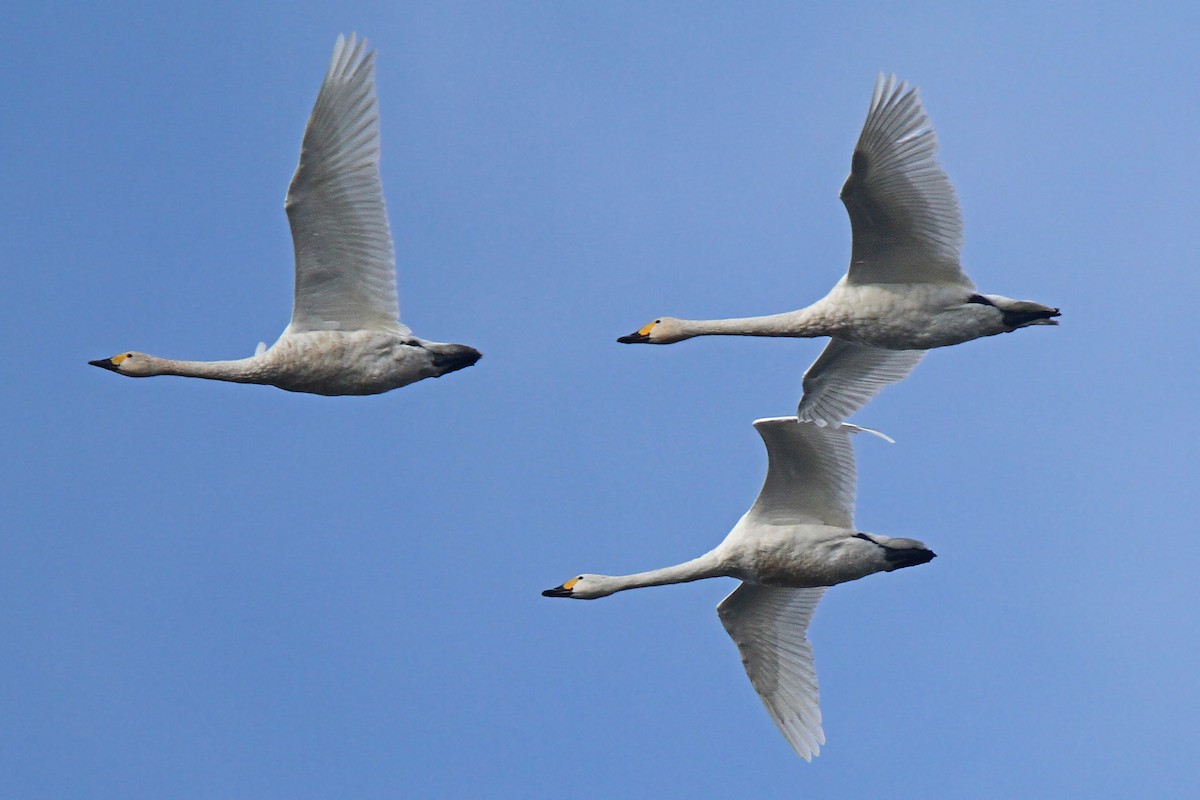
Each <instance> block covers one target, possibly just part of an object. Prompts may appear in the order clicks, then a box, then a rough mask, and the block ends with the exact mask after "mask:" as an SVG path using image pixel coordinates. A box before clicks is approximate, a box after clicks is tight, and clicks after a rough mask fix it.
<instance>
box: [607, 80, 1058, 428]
mask: <svg viewBox="0 0 1200 800" xmlns="http://www.w3.org/2000/svg"><path fill="white" fill-rule="evenodd" d="M936 155H937V136H936V134H935V133H934V131H933V125H932V123H931V122H930V120H929V117H928V116H927V115H926V113H925V109H924V108H923V107H922V105H921V101H920V99H919V97H918V96H917V89H916V87H913V88H911V89H910V88H909V87H908V85H907V84H906V83H903V82H901V83H897V80H896V77H895V76H894V75H892V76H889V77H887V78H884V76H883V75H880V76H879V77H878V78H877V80H876V81H875V91H874V94H873V96H872V98H871V106H870V110H869V111H868V112H867V121H866V124H865V125H864V126H863V130H862V134H861V135H860V136H859V139H858V144H857V145H856V146H855V148H854V156H853V159H852V160H851V168H850V177H849V178H847V179H846V183H845V184H844V185H843V186H842V191H841V198H842V203H843V204H845V206H846V211H847V212H849V214H850V229H851V232H852V235H853V243H852V246H851V253H850V268H849V270H848V271H847V273H846V275H845V276H844V277H843V278H842V279H841V280H840V281H838V282H837V284H836V285H835V286H834V287H833V289H832V290H831V291H830V292H829V294H827V295H826V296H825V297H824V298H822V299H821V300H818V301H817V302H816V303H813V304H812V305H811V306H808V307H807V308H802V309H800V310H799V311H791V312H787V313H783V314H770V315H767V316H760V317H743V318H738V319H720V320H687V319H676V318H674V317H659V318H657V319H655V320H654V321H653V322H651V323H649V324H648V325H645V326H643V327H642V328H640V329H639V330H637V331H635V332H634V333H632V334H630V335H628V336H622V337H620V338H619V339H617V341H618V342H622V343H624V344H672V343H674V342H680V341H683V340H684V339H690V338H692V337H694V336H714V335H726V336H798V337H813V336H829V337H831V340H830V342H829V344H828V345H827V346H826V348H825V350H824V351H823V352H822V353H821V355H820V357H819V358H817V360H816V361H815V362H814V363H813V365H812V366H811V367H809V369H808V371H807V372H806V373H805V374H804V393H803V396H802V398H801V400H800V405H799V408H798V411H797V416H798V417H799V419H801V420H804V421H811V422H815V423H817V424H818V425H836V424H838V423H840V422H841V421H842V420H843V419H845V418H846V417H848V416H850V414H852V413H854V412H855V411H857V410H858V409H860V408H862V407H863V406H865V405H866V404H867V403H868V402H869V401H870V400H871V398H872V397H874V396H875V395H876V394H877V393H878V392H879V390H880V389H882V388H883V387H884V386H886V385H888V384H891V383H896V382H897V381H900V380H903V379H904V378H905V377H906V376H907V375H908V373H909V372H911V371H912V369H913V367H915V366H916V365H917V362H919V361H920V360H921V358H922V356H924V354H925V351H926V350H929V349H931V348H934V347H946V346H949V345H954V344H960V343H962V342H966V341H970V340H971V339H978V338H980V337H982V336H994V335H996V334H998V333H1008V332H1011V331H1015V330H1017V329H1018V328H1024V327H1027V326H1030V325H1057V324H1058V323H1057V322H1055V321H1054V319H1053V317H1057V316H1059V310H1058V309H1057V308H1051V307H1050V306H1044V305H1040V304H1038V303H1033V302H1029V301H1026V300H1013V299H1010V298H1008V297H1002V296H1001V295H995V294H979V293H978V292H977V291H976V289H975V284H974V283H972V282H971V279H970V278H968V277H967V276H966V274H965V273H964V272H963V269H962V266H961V265H960V264H959V250H960V249H961V247H962V213H961V211H960V210H959V207H958V200H957V199H956V198H955V195H954V187H953V186H951V185H950V179H949V178H948V177H947V176H946V173H945V172H943V171H942V168H941V166H940V165H939V164H938V162H937V158H936Z"/></svg>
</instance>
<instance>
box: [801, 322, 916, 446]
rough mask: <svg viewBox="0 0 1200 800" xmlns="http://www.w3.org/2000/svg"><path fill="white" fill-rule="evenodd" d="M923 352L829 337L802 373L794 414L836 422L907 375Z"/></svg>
mask: <svg viewBox="0 0 1200 800" xmlns="http://www.w3.org/2000/svg"><path fill="white" fill-rule="evenodd" d="M925 353H926V351H925V350H885V349H884V348H882V347H869V346H867V345H865V344H854V343H852V342H847V341H845V340H843V339H830V340H829V344H827V345H826V346H825V350H824V351H822V353H821V355H820V356H819V357H818V358H817V360H816V361H814V362H813V365H812V366H811V367H809V368H808V371H807V372H805V373H804V395H803V396H802V397H801V398H800V407H799V408H798V409H797V411H796V416H797V417H799V418H800V419H801V420H804V421H807V422H815V423H816V424H817V425H822V426H823V425H835V426H836V425H839V424H841V422H842V420H844V419H846V417H848V416H850V415H851V414H853V413H854V412H855V411H858V410H859V409H860V408H862V407H863V406H865V405H866V404H867V403H869V402H871V398H872V397H874V396H875V395H877V394H879V391H880V390H881V389H883V387H885V386H887V385H889V384H892V383H898V382H900V381H902V380H904V379H905V378H906V377H908V373H910V372H912V371H913V368H914V367H915V366H917V364H918V363H920V361H921V359H922V358H924V357H925Z"/></svg>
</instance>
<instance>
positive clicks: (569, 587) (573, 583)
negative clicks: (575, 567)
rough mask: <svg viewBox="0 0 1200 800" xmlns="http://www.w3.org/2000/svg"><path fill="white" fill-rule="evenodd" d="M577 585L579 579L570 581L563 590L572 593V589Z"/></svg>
mask: <svg viewBox="0 0 1200 800" xmlns="http://www.w3.org/2000/svg"><path fill="white" fill-rule="evenodd" d="M577 583H579V578H571V580H569V581H567V582H566V583H564V584H563V588H564V589H566V590H567V591H570V590H571V588H572V587H574V586H575V584H577Z"/></svg>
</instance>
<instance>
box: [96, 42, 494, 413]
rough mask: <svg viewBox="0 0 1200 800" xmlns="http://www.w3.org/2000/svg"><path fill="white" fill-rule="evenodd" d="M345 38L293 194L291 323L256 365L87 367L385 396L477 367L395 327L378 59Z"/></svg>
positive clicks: (123, 360)
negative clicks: (377, 93) (381, 170)
mask: <svg viewBox="0 0 1200 800" xmlns="http://www.w3.org/2000/svg"><path fill="white" fill-rule="evenodd" d="M366 44H367V41H366V39H363V40H361V41H356V38H355V35H354V34H351V35H350V37H349V38H348V39H347V38H346V37H345V36H338V39H337V43H336V44H335V45H334V48H333V58H332V60H331V62H330V64H329V71H328V72H327V73H326V74H325V80H324V82H323V83H322V84H321V91H320V93H319V94H318V95H317V102H316V104H315V105H314V107H313V112H312V116H311V117H310V118H309V120H308V125H307V127H306V128H305V130H304V140H303V143H302V145H301V150H300V164H299V166H298V167H297V168H296V174H295V175H294V176H293V177H292V183H291V186H289V187H288V193H287V200H286V202H285V204H284V207H285V209H286V210H287V215H288V222H289V223H290V225H291V229H292V244H293V247H294V249H295V252H296V289H295V301H294V305H293V308H292V320H291V323H290V324H289V325H288V326H287V328H286V329H285V330H284V331H283V334H282V335H281V336H280V337H279V339H278V341H276V342H275V344H274V345H272V346H271V347H269V348H268V347H267V346H266V345H265V344H261V343H260V344H259V346H258V349H257V350H256V351H255V354H254V355H253V356H252V357H250V358H242V359H237V360H233V361H173V360H170V359H165V358H158V357H157V356H151V355H147V354H145V353H138V352H125V353H119V354H118V355H115V356H113V357H111V358H104V359H100V360H97V361H89V362H88V363H89V364H92V365H93V366H97V367H102V368H104V369H107V370H111V371H113V372H116V373H118V374H120V375H127V376H129V377H131V378H146V377H149V376H152V375H182V376H186V377H192V378H209V379H211V380H219V381H233V382H235V383H261V384H268V385H270V386H277V387H279V388H280V389H286V390H287V391H290V392H309V393H312V394H323V395H367V394H379V393H380V392H387V391H390V390H392V389H396V388H399V387H401V386H405V385H407V384H410V383H413V382H414V381H419V380H422V379H423V378H436V377H440V376H442V375H445V374H446V373H448V372H454V371H455V370H459V369H463V368H465V367H469V366H471V365H472V364H474V363H475V362H476V361H478V360H479V358H480V355H481V354H480V353H479V351H478V350H476V349H474V348H473V347H468V346H466V345H461V344H441V343H438V342H429V341H425V340H424V339H419V338H417V337H416V336H413V335H412V331H411V330H410V329H409V328H408V326H406V325H404V324H403V323H401V322H400V315H399V306H398V303H397V299H396V263H395V255H394V251H393V248H392V236H391V232H390V230H389V229H388V221H387V212H386V209H385V207H384V201H383V184H382V182H381V180H380V177H379V104H378V101H377V100H376V97H375V53H374V52H373V51H372V52H370V53H367V52H365V50H366Z"/></svg>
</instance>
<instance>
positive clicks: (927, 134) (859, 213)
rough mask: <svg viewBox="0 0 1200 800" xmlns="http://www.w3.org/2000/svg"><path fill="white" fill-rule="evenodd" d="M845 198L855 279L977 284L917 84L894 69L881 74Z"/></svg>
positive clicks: (955, 203) (959, 215) (958, 213)
mask: <svg viewBox="0 0 1200 800" xmlns="http://www.w3.org/2000/svg"><path fill="white" fill-rule="evenodd" d="M841 197H842V202H843V203H844V204H845V206H846V211H847V212H849V214H850V228H851V231H852V232H853V235H854V243H853V247H852V249H851V255H850V271H849V274H848V276H847V279H848V280H849V281H850V282H851V283H859V284H861V283H953V284H964V285H967V286H971V287H972V288H973V285H972V284H971V281H970V279H969V278H967V276H966V275H965V274H964V273H963V271H962V268H961V267H960V266H959V263H958V259H959V251H960V250H961V248H962V212H961V211H960V210H959V208H958V199H957V198H956V197H955V196H954V187H953V186H951V184H950V179H949V178H948V177H946V173H945V172H943V171H942V168H941V166H940V165H939V164H938V162H937V134H935V133H934V131H933V123H932V122H930V121H929V117H928V116H927V115H926V113H925V109H924V108H923V107H922V106H921V100H920V98H919V97H918V96H917V89H916V87H913V88H909V87H908V85H907V84H905V83H897V81H896V76H894V75H892V76H889V77H887V78H884V76H883V75H880V76H879V77H878V78H877V79H876V81H875V92H874V95H873V96H872V98H871V108H870V111H868V112H867V121H866V124H865V125H864V126H863V130H862V134H861V135H860V136H859V139H858V144H857V145H856V146H855V148H854V157H853V160H852V162H851V168H850V177H849V178H847V179H846V183H845V185H843V186H842V194H841Z"/></svg>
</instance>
